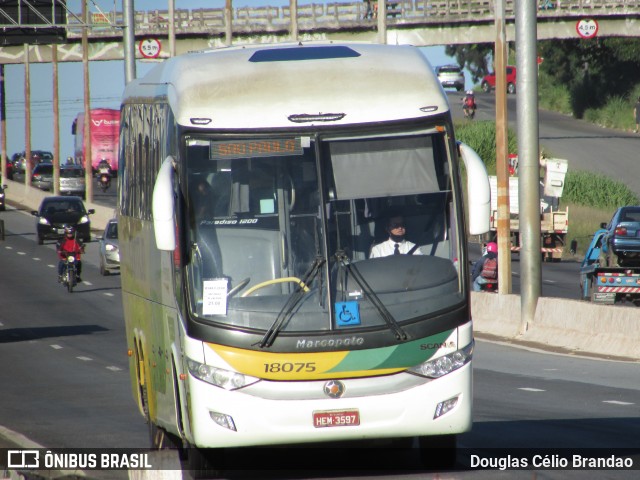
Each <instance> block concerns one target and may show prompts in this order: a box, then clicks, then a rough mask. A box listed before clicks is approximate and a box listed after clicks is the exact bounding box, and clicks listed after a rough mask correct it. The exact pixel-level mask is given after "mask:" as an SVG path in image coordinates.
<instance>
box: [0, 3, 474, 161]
mask: <svg viewBox="0 0 640 480" xmlns="http://www.w3.org/2000/svg"><path fill="white" fill-rule="evenodd" d="M313 1H314V0H298V3H299V4H301V5H302V4H307V3H312V2H313ZM315 1H316V2H317V1H319V0H315ZM333 1H335V0H333ZM341 1H349V0H341ZM351 1H357V0H351ZM132 2H133V3H134V7H135V10H136V11H139V10H154V9H158V10H167V9H168V2H167V1H163V0H132ZM224 4H225V1H224V0H175V8H176V9H195V8H217V7H221V6H224ZM288 4H289V0H233V7H234V8H236V7H242V6H265V5H270V6H284V5H288ZM67 5H68V7H69V9H70V10H71V11H72V12H77V13H80V11H81V5H82V4H81V3H80V0H67ZM98 7H99V8H100V10H102V11H103V12H106V11H112V10H114V7H115V8H116V9H117V10H121V9H122V0H88V10H89V12H97V11H98ZM422 50H423V52H424V53H425V55H426V56H427V58H428V59H429V62H430V63H431V64H432V66H434V67H435V66H437V65H443V64H449V63H455V61H454V60H453V59H452V58H450V57H447V56H446V55H445V53H444V47H423V48H422ZM153 65H154V64H153V63H148V62H142V61H137V62H136V76H137V77H141V76H143V75H144V74H145V73H146V72H147V71H149V70H150V69H151V67H153ZM29 68H30V77H31V150H48V151H51V152H52V151H53V143H54V141H53V137H54V133H53V81H52V76H53V73H52V72H53V69H52V66H51V64H42V63H31V64H30V66H29ZM467 77H469V76H468V75H467ZM89 82H90V86H89V89H90V94H91V108H115V109H118V108H119V106H120V98H121V95H122V93H123V90H124V86H125V80H124V63H123V62H122V61H107V62H104V61H100V62H90V65H89ZM83 85H84V82H83V75H82V63H81V62H66V63H62V62H61V63H59V64H58V102H59V106H58V108H59V128H60V138H59V141H60V159H61V160H64V159H65V158H67V157H68V156H72V155H73V140H74V139H73V135H71V123H72V122H73V120H74V118H75V117H76V115H77V114H78V113H79V112H81V111H82V109H83V102H84V92H83ZM24 90H25V86H24V66H23V65H6V66H5V93H6V97H7V98H6V114H7V155H8V157H9V158H11V156H12V155H13V154H14V153H15V152H21V151H24V150H25V113H24V112H25V108H26V107H25V101H24Z"/></svg>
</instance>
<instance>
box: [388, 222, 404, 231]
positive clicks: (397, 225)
mask: <svg viewBox="0 0 640 480" xmlns="http://www.w3.org/2000/svg"><path fill="white" fill-rule="evenodd" d="M396 228H404V223H392V224H391V230H395V229H396Z"/></svg>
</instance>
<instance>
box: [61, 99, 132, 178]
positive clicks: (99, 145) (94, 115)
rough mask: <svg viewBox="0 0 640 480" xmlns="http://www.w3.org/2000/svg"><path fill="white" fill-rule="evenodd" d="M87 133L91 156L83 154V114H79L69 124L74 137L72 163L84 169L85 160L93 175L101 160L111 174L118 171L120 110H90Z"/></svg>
mask: <svg viewBox="0 0 640 480" xmlns="http://www.w3.org/2000/svg"><path fill="white" fill-rule="evenodd" d="M89 132H90V134H91V154H90V155H86V154H85V145H84V112H80V113H79V114H78V115H77V116H76V118H75V119H74V120H73V123H72V124H71V134H72V135H74V143H73V145H74V162H75V163H77V164H80V165H82V167H83V168H86V164H87V163H86V158H87V157H89V160H90V161H89V165H91V167H92V171H93V173H95V172H96V171H97V167H98V164H99V163H100V161H101V160H106V161H107V162H109V165H110V166H111V171H112V172H114V173H115V172H117V171H118V149H119V146H118V145H119V138H118V136H119V134H120V110H115V109H110V108H94V109H91V110H90V115H89Z"/></svg>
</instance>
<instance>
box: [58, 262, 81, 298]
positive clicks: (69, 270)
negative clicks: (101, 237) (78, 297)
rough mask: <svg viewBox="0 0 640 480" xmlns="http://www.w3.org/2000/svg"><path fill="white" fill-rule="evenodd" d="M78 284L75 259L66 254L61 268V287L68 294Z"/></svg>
mask: <svg viewBox="0 0 640 480" xmlns="http://www.w3.org/2000/svg"><path fill="white" fill-rule="evenodd" d="M77 284H78V268H77V266H76V257H75V255H73V254H68V255H67V258H65V260H64V266H63V268H62V285H63V286H64V287H65V288H66V289H67V291H68V292H69V293H71V292H73V287H75V286H76V285H77Z"/></svg>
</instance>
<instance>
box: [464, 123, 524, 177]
mask: <svg viewBox="0 0 640 480" xmlns="http://www.w3.org/2000/svg"><path fill="white" fill-rule="evenodd" d="M455 129H456V139H458V140H460V141H461V142H464V143H466V144H467V145H469V146H470V147H471V148H473V149H474V150H475V151H476V153H477V154H478V155H480V158H481V159H482V161H483V162H484V164H485V166H486V168H487V171H488V172H489V174H490V175H495V173H496V122H493V121H473V122H470V121H464V120H463V121H461V122H456V124H455ZM507 150H508V153H516V152H517V151H518V143H517V141H516V134H515V132H514V131H513V130H511V129H508V130H507Z"/></svg>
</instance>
